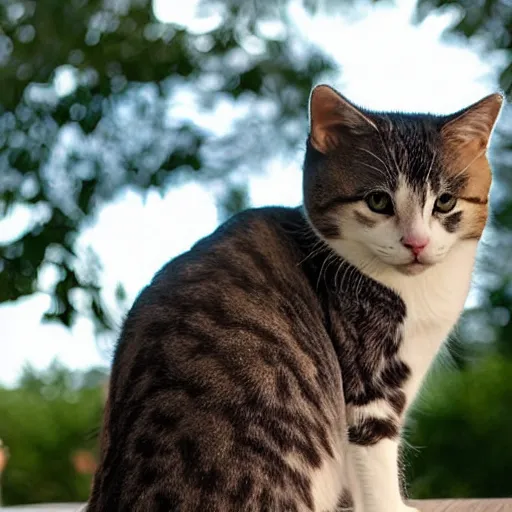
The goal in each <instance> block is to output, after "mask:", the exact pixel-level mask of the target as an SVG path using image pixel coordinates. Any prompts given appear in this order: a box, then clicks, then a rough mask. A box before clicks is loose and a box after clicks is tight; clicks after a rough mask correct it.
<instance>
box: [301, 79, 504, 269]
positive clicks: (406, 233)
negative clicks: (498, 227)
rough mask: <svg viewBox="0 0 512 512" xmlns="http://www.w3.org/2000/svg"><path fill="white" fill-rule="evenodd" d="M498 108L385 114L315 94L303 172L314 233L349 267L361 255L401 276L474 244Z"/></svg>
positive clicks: (485, 103)
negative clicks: (470, 241) (467, 243)
mask: <svg viewBox="0 0 512 512" xmlns="http://www.w3.org/2000/svg"><path fill="white" fill-rule="evenodd" d="M502 101H503V98H502V96H501V95H499V94H492V95H490V96H487V97H486V98H484V99H482V100H481V101H479V102H477V103H475V104H474V105H471V106H470V107H468V108H466V109H463V110H461V111H459V112H457V113H455V114H452V115H448V116H435V115H427V114H397V113H382V112H371V111H368V110H363V109H361V108H359V107H357V106H355V105H354V104H352V103H351V102H349V101H348V100H347V99H345V98H344V97H343V96H341V95H340V94H339V93H337V92H336V91H335V90H333V89H332V88H330V87H328V86H325V85H321V86H318V87H316V88H315V89H314V91H313V93H312V95H311V102H310V122H311V126H310V135H309V138H308V143H307V151H306V158H305V163H304V206H305V209H306V213H307V215H308V218H309V220H310V222H311V224H312V226H313V228H314V229H315V231H316V232H317V233H318V234H319V235H320V236H321V237H322V238H323V239H324V240H325V241H326V242H327V243H328V244H329V245H330V246H331V247H332V248H334V249H335V250H336V251H337V252H338V253H339V254H341V255H342V256H344V257H346V258H347V259H349V260H350V259H351V258H352V259H354V258H357V257H358V255H360V256H361V257H364V258H365V259H366V261H370V260H372V261H376V262H378V263H379V264H380V265H386V266H389V267H393V268H396V269H397V270H399V271H400V272H402V273H404V274H418V273H421V272H422V271H423V270H425V269H426V268H428V267H430V266H432V265H435V264H437V263H439V262H441V261H443V259H444V258H445V257H446V256H447V254H448V253H449V252H450V250H451V249H452V248H453V247H454V246H455V245H456V244H457V243H458V242H459V241H463V240H468V239H478V238H480V236H481V234H482V231H483V229H484V226H485V223H486V221H487V213H488V206H487V202H488V194H489V188H490V185H491V170H490V167H489V163H488V161H487V157H486V150H487V146H488V143H489V139H490V136H491V132H492V129H493V127H494V124H495V121H496V119H497V117H498V114H499V112H500V109H501V105H502ZM353 263H354V262H353Z"/></svg>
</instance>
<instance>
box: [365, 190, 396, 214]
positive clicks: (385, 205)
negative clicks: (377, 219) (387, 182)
mask: <svg viewBox="0 0 512 512" xmlns="http://www.w3.org/2000/svg"><path fill="white" fill-rule="evenodd" d="M365 201H366V204H367V205H368V208H370V210H372V211H373V212H375V213H382V214H385V215H393V201H391V197H389V194H386V192H372V193H371V194H368V195H367V196H366V198H365Z"/></svg>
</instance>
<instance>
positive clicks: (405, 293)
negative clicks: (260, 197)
mask: <svg viewBox="0 0 512 512" xmlns="http://www.w3.org/2000/svg"><path fill="white" fill-rule="evenodd" d="M501 105H502V96H501V95H500V94H493V95H490V96H487V97H485V98H484V99H482V100H480V101H479V102H477V103H475V104H473V105H471V106H469V107H468V108H465V109H463V110H461V111H459V112H457V113H455V114H452V115H447V116H440V115H429V114H402V113H389V112H388V113H385V112H373V111H370V110H366V109H363V108H360V107H358V106H356V105H355V104H353V103H352V102H350V101H349V100H348V99H346V98H345V97H344V96H342V95H341V94H340V93H338V92H337V91H336V90H335V89H333V88H331V87H329V86H327V85H319V86H317V87H316V88H315V89H314V90H313V92H312V94H311V98H310V112H309V114H310V131H309V136H308V139H307V143H306V154H305V160H304V179H303V196H304V201H303V205H302V206H301V207H299V208H278V207H275V208H261V209H253V210H247V211H245V212H242V213H240V214H238V215H236V216H235V217H233V218H231V219H230V220H229V221H228V222H226V223H225V224H224V225H222V226H221V227H220V228H218V229H217V230H216V231H215V232H214V233H213V234H212V235H210V236H208V237H206V238H204V239H203V240H201V241H199V242H198V243H197V244H196V245H195V246H194V247H192V249H191V250H190V251H188V252H187V253H185V254H183V255H181V256H179V257H177V258H176V259H174V260H173V261H171V262H170V263H168V264H167V265H166V266H164V268H163V269H161V270H160V271H159V272H158V273H157V275H156V276H155V278H154V279H153V281H152V283H151V284H150V285H149V286H148V287H147V288H145V289H144V290H143V291H142V292H141V294H140V296H139V297H138V298H137V300H136V302H135V304H134V305H133V307H132V309H131V311H130V312H129V314H128V316H127V318H126V321H125V323H124V326H123V329H122V332H121V335H120V339H119V343H118V345H117V349H116V352H115V356H114V360H113V367H112V375H111V381H110V390H109V396H108V401H107V405H106V410H105V417H104V426H103V434H102V436H103V439H102V446H101V457H100V459H101V460H100V463H99V465H98V469H97V472H96V474H95V477H94V483H93V490H92V493H91V497H90V500H89V504H88V509H87V510H88V511H89V512H100V511H102V512H103V511H105V512H106V511H108V512H114V511H133V512H138V511H144V512H146V511H162V512H171V511H179V512H193V511H201V512H305V511H313V512H334V511H337V510H345V509H346V507H348V506H349V505H350V506H353V509H354V510H355V512H406V511H410V512H412V511H414V510H416V509H413V508H412V507H410V506H408V505H406V504H405V502H404V500H403V498H402V496H401V482H400V478H399V461H398V446H399V439H400V429H401V426H402V424H403V420H404V415H405V412H406V411H407V408H408V407H409V406H410V404H411V402H412V401H413V399H414V397H415V395H416V393H417V391H418V389H419V387H420V385H421V382H422V380H423V378H424V376H425V374H426V372H427V370H428V368H429V365H430V364H431V362H432V360H433V359H434V357H435V356H436V354H437V352H438V351H439V349H440V346H441V344H442V342H443V340H444V339H445V338H446V337H447V335H448V334H449V332H450V330H451V329H452V328H453V326H454V324H455V323H456V321H457V319H458V317H459V315H460V313H461V311H462V308H463V305H464V302H465V299H466V296H467V294H468V290H469V286H470V281H471V275H472V269H473V265H474V260H475V251H476V248H477V244H478V240H479V238H480V237H481V234H482V231H483V229H484V226H485V224H486V220H487V215H488V194H489V187H490V184H491V170H490V165H489V163H488V160H487V157H486V150H487V147H488V143H489V140H490V137H491V133H492V131H493V128H494V125H495V122H496V119H497V117H498V115H499V112H500V109H501Z"/></svg>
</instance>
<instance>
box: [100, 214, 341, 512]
mask: <svg viewBox="0 0 512 512" xmlns="http://www.w3.org/2000/svg"><path fill="white" fill-rule="evenodd" d="M305 227H306V225H305V221H304V219H303V217H302V214H301V213H300V212H299V211H298V210H291V209H284V208H268V209H260V210H250V211H247V212H244V213H243V214H241V215H239V216H236V217H235V218H233V219H232V220H231V221H229V222H228V223H226V224H225V225H224V226H222V227H221V228H220V229H219V230H217V231H216V232H215V233H213V234H212V235H211V236H210V237H207V238H205V239H203V240H202V241H200V242H199V243H198V244H196V245H195V246H194V247H193V248H192V249H191V250H190V251H189V252H188V253H186V254H184V255H182V256H180V257H178V258H176V259H175V260H173V261H172V262H170V263H169V264H168V265H166V266H165V267H164V268H163V269H162V270H161V271H160V272H159V273H158V274H157V275H156V276H155V279H154V280H153V282H152V284H151V285H150V286H149V287H147V288H146V289H145V290H144V291H143V292H142V293H141V295H140V297H139V298H138V299H137V301H136V303H135V305H134V307H133V308H132V310H131V311H130V313H129V315H128V318H127V320H126V322H125V325H124V328H123V331H122V335H121V338H120V341H119V344H118V347H117V351H116V354H115V358H114V364H113V371H112V377H111V386H110V394H109V405H108V411H107V412H106V416H105V428H104V442H103V447H102V460H101V463H100V468H99V470H98V472H97V475H96V478H95V484H94V491H93V494H92V498H91V502H90V510H91V511H98V510H109V511H110V510H134V511H137V510H165V511H171V510H179V511H180V512H187V511H195V510H204V511H217V510H218V511H226V512H230V511H235V510H236V511H244V510H247V511H253V510H254V511H259V510H269V511H276V512H278V511H281V510H282V511H285V510H286V511H288V510H290V511H293V510H296V511H302V510H313V507H314V500H315V496H314V493H315V490H314V483H313V482H312V480H311V479H312V476H311V475H312V474H313V473H314V472H315V471H317V470H318V469H319V468H320V467H321V466H322V464H323V459H324V458H325V457H326V456H330V457H332V456H333V450H334V448H333V442H334V440H333V431H332V428H334V425H336V428H339V424H340V422H339V420H340V418H338V417H337V415H338V412H337V411H338V410H339V408H338V407H337V405H339V403H340V401H341V400H342V397H341V381H340V376H339V369H338V367H337V364H336V357H335V354H334V352H333V349H332V347H331V346H330V342H329V338H328V336H327V334H326V332H325V328H324V325H323V316H322V310H321V307H320V305H319V303H318V300H317V298H316V295H315V293H314V289H313V287H312V286H311V283H310V282H309V280H308V278H307V276H306V275H305V274H304V273H303V272H302V270H301V267H300V262H301V259H302V258H303V257H304V253H303V248H301V247H300V244H298V243H297V237H296V236H295V235H294V233H298V232H300V231H301V230H304V229H305ZM330 389H332V391H331V392H329V390H330ZM326 391H327V392H326ZM333 492H336V490H334V491H333Z"/></svg>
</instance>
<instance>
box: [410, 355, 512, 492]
mask: <svg viewBox="0 0 512 512" xmlns="http://www.w3.org/2000/svg"><path fill="white" fill-rule="evenodd" d="M435 373H436V375H435V376H434V377H433V378H431V379H430V382H429V384H428V385H427V386H426V389H425V390H424V392H423V394H422V398H421V399H420V400H419V402H418V405H417V406H416V408H415V410H414V411H413V412H412V414H411V417H410V421H409V428H408V435H407V436H406V440H407V442H408V444H410V445H411V446H412V447H415V448H416V449H413V448H406V449H405V460H406V463H407V464H406V465H407V473H408V477H407V480H408V481H409V482H411V485H410V494H411V496H412V497H414V498H431V497H436V498H481V497H503V496H512V480H511V478H510V474H511V473H512V437H511V436H510V433H511V432H512V413H511V411H510V404H511V403H512V380H511V379H510V375H512V361H511V360H508V359H504V358H503V357H500V356H496V355H493V356H488V357H486V358H485V359H484V360H482V361H480V362H479V363H478V364H477V365H476V366H469V367H466V368H465V369H464V370H463V371H462V372H455V373H454V372H446V371H445V372H443V373H441V374H439V373H438V372H435Z"/></svg>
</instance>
